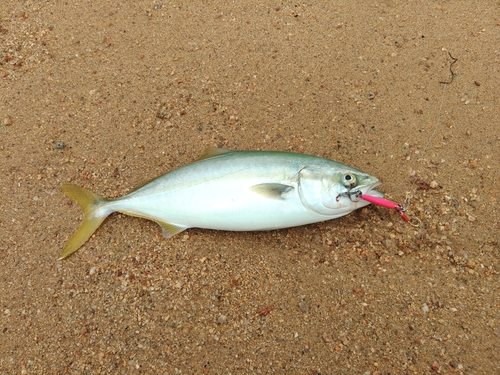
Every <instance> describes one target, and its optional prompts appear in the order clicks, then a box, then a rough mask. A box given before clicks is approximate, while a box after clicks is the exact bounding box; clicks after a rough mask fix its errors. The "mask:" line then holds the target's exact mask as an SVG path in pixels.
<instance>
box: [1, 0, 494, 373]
mask: <svg viewBox="0 0 500 375" xmlns="http://www.w3.org/2000/svg"><path fill="white" fill-rule="evenodd" d="M336 3H337V2H328V1H324V2H313V3H308V4H303V3H282V2H274V3H270V2H267V3H266V2H264V3H256V2H253V1H238V2H231V3H228V4H227V5H217V6H215V5H211V4H210V3H208V4H207V3H200V4H196V3H193V4H182V5H177V6H173V5H171V4H170V3H168V2H162V1H158V2H157V3H155V2H153V1H137V2H117V1H107V2H66V3H64V2H26V3H21V2H7V3H6V4H4V5H3V6H2V9H1V10H0V47H1V49H0V77H1V79H0V99H1V100H0V155H1V157H0V168H1V171H2V176H3V178H2V179H1V180H0V186H1V189H2V194H3V199H2V202H1V204H0V207H1V215H0V258H1V263H0V265H1V266H0V267H1V268H0V271H1V273H0V275H1V276H0V303H1V311H0V326H1V327H0V328H1V330H2V331H1V332H2V333H1V338H0V373H2V374H66V373H67V374H83V373H85V374H101V373H113V374H114V373H117V374H134V373H138V374H139V373H144V374H181V373H182V374H243V373H293V374H342V373H345V374H373V375H375V374H405V373H408V374H413V373H415V374H424V373H428V374H432V373H441V374H452V373H453V374H454V373H457V374H492V373H496V372H500V351H499V349H498V348H500V315H499V311H500V291H499V289H500V287H499V285H500V284H499V272H500V264H499V244H498V239H499V237H498V236H499V235H498V232H499V213H498V198H499V195H500V194H499V187H498V176H499V167H498V155H499V154H500V142H499V141H500V136H499V133H500V124H499V120H498V119H499V118H500V113H499V112H500V105H499V104H500V103H499V101H500V99H499V98H500V85H499V81H498V76H499V73H500V72H499V70H500V64H499V63H500V57H499V47H500V19H499V14H500V8H499V5H498V3H495V2H486V1H477V2H476V1H454V2H451V3H450V2H444V1H433V2H428V1H425V2H424V1H414V2H411V3H407V2H403V1H380V2H361V1H359V2H351V3H349V5H341V4H343V3H344V2H338V3H339V4H336ZM449 53H451V55H449ZM454 59H458V60H457V61H456V62H454V63H453V61H454ZM452 63H453V65H451V64H452ZM450 65H451V71H450ZM451 73H453V79H452V77H451ZM440 82H449V84H444V83H440ZM210 146H218V147H226V148H232V149H245V150H253V149H262V150H282V151H294V152H301V153H308V154H313V155H318V156H322V157H326V158H329V159H334V160H338V161H340V162H343V163H346V164H349V165H352V166H354V167H356V168H359V169H361V170H363V171H366V172H368V173H370V174H372V175H375V176H377V177H379V178H380V179H381V180H382V182H383V185H382V186H381V188H380V189H381V190H383V191H385V192H386V194H387V197H388V198H389V199H392V200H395V201H398V202H403V201H404V200H405V197H406V196H407V195H408V196H409V197H410V198H411V201H410V205H409V207H408V212H407V215H408V216H409V217H410V219H411V221H412V224H413V225H409V224H406V223H405V222H404V221H403V220H401V218H400V217H399V216H398V214H397V213H396V212H391V211H389V210H387V209H384V208H381V207H373V206H369V207H367V208H364V209H362V210H358V211H356V212H353V213H351V214H350V215H348V216H346V217H344V218H341V219H337V220H332V221H328V222H324V223H320V224H315V225H309V226H304V227H298V228H293V229H284V230H278V231H271V232H255V233H250V232H248V233H244V232H242V233H231V232H221V231H210V230H201V229H190V230H187V231H185V232H183V233H181V234H180V235H177V236H175V237H173V238H171V239H168V240H167V239H164V238H163V237H162V233H161V229H160V228H159V227H158V226H157V225H156V224H155V223H153V222H150V221H147V220H143V219H138V218H132V217H128V216H124V215H120V214H116V215H112V216H111V217H110V218H108V219H107V220H106V221H105V223H104V224H103V225H102V227H101V228H99V230H98V231H97V232H96V233H95V235H94V236H93V237H92V238H91V239H90V240H89V241H88V242H87V244H86V245H85V246H84V247H83V248H81V249H80V250H79V251H78V252H76V253H75V254H74V255H72V256H71V257H69V258H68V259H66V260H64V261H58V260H57V258H58V256H59V254H60V252H61V250H62V248H63V247H64V245H65V243H66V241H67V240H68V239H69V238H70V237H71V236H72V235H73V233H74V232H75V231H76V229H77V228H78V225H79V223H80V220H81V217H82V214H81V210H80V208H79V207H78V206H77V205H76V204H72V202H71V201H70V200H69V199H68V198H67V197H65V196H64V194H63V193H62V192H61V191H60V189H59V187H60V185H62V184H64V183H73V184H77V185H79V186H82V187H85V188H87V189H89V190H92V191H94V192H96V193H98V194H101V195H103V196H105V197H108V198H113V197H118V196H121V195H124V194H126V193H127V192H130V191H131V190H132V189H134V188H135V187H137V186H139V185H141V184H142V183H143V182H145V181H147V180H150V179H152V178H154V177H157V176H159V175H162V174H163V173H166V172H168V171H170V170H172V169H175V168H177V167H179V166H182V165H184V164H187V163H190V162H191V161H193V160H194V159H196V158H197V157H198V156H199V155H200V154H201V153H202V152H203V150H204V148H206V147H210Z"/></svg>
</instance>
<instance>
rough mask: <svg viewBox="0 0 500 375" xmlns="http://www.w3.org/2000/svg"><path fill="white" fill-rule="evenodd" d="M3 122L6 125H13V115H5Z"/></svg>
mask: <svg viewBox="0 0 500 375" xmlns="http://www.w3.org/2000/svg"><path fill="white" fill-rule="evenodd" d="M2 124H3V125H4V126H11V125H12V117H10V116H5V117H4V119H3V120H2Z"/></svg>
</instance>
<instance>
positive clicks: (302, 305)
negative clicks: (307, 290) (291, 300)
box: [299, 300, 309, 313]
mask: <svg viewBox="0 0 500 375" xmlns="http://www.w3.org/2000/svg"><path fill="white" fill-rule="evenodd" d="M299 307H300V309H301V310H302V311H303V312H305V313H307V312H309V305H308V304H307V303H306V301H304V300H302V301H300V303H299Z"/></svg>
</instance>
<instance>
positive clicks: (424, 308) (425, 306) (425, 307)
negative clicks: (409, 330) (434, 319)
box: [422, 303, 429, 314]
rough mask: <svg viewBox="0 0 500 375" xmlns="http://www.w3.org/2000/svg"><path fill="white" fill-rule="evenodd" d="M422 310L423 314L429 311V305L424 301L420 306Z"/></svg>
mask: <svg viewBox="0 0 500 375" xmlns="http://www.w3.org/2000/svg"><path fill="white" fill-rule="evenodd" d="M422 311H423V312H424V314H427V313H428V312H429V306H427V304H426V303H424V305H423V306H422Z"/></svg>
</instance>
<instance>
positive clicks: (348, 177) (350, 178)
mask: <svg viewBox="0 0 500 375" xmlns="http://www.w3.org/2000/svg"><path fill="white" fill-rule="evenodd" d="M342 183H343V184H344V186H348V187H351V188H352V187H354V186H356V176H354V175H353V174H351V173H346V174H345V175H344V177H342Z"/></svg>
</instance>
